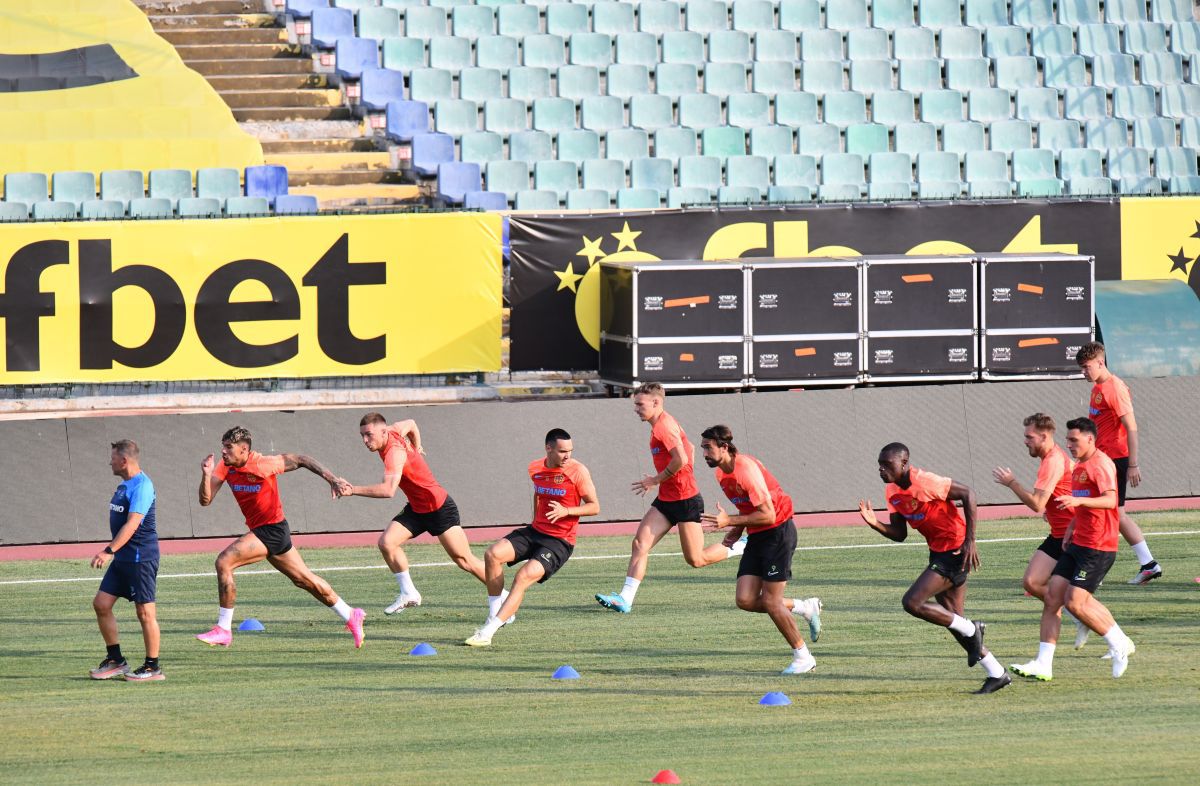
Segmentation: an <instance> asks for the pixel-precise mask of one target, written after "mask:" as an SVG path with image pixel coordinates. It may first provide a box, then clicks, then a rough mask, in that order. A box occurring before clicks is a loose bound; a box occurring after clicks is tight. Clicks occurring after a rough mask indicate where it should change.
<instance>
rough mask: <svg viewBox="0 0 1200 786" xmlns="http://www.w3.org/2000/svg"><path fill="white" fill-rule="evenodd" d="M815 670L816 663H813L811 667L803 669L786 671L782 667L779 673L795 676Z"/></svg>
mask: <svg viewBox="0 0 1200 786" xmlns="http://www.w3.org/2000/svg"><path fill="white" fill-rule="evenodd" d="M816 670H817V666H816V664H813V667H812V668H811V669H806V670H804V671H788V670H787V669H784V670H783V671H781V672H779V673H780V674H783V675H786V676H788V677H795V676H798V675H800V674H812V673H813V672H814V671H816Z"/></svg>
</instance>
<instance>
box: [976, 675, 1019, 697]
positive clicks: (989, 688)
mask: <svg viewBox="0 0 1200 786" xmlns="http://www.w3.org/2000/svg"><path fill="white" fill-rule="evenodd" d="M1011 684H1012V677H1010V676H1008V675H1007V674H1001V675H1000V676H999V677H988V678H987V679H986V680H984V681H983V687H981V688H980V689H979V690H977V691H975V695H976V696H979V695H981V694H984V693H995V692H996V691H998V690H1000V689H1001V688H1003V687H1004V686H1005V685H1011Z"/></svg>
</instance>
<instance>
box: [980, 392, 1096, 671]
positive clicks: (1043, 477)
mask: <svg viewBox="0 0 1200 786" xmlns="http://www.w3.org/2000/svg"><path fill="white" fill-rule="evenodd" d="M1024 425H1025V448H1026V450H1028V451H1029V455H1030V456H1032V457H1033V458H1036V459H1041V463H1040V464H1039V465H1038V474H1037V480H1035V481H1034V488H1033V491H1029V490H1028V489H1026V488H1025V487H1024V486H1022V485H1021V483H1020V482H1019V481H1018V480H1017V479H1016V477H1015V476H1014V475H1013V472H1012V470H1011V469H1009V468H1008V467H996V468H995V469H993V470H992V477H993V478H995V480H996V482H997V483H999V484H1000V485H1001V486H1006V487H1007V488H1008V489H1009V490H1010V491H1012V492H1013V493H1014V494H1016V495H1017V498H1018V499H1020V500H1021V501H1022V502H1024V503H1025V504H1026V505H1027V506H1028V507H1029V508H1030V509H1031V510H1033V512H1035V513H1041V514H1042V515H1043V517H1044V518H1045V519H1046V523H1048V524H1049V525H1050V534H1049V535H1047V536H1046V539H1045V540H1043V541H1042V542H1041V544H1040V545H1039V546H1038V547H1037V550H1035V551H1034V552H1033V555H1032V556H1030V558H1029V565H1028V566H1026V568H1025V578H1024V579H1023V582H1022V583H1023V584H1024V586H1025V591H1026V592H1028V593H1029V594H1030V595H1032V596H1034V597H1035V598H1038V599H1040V600H1042V601H1045V599H1046V588H1047V586H1048V585H1049V584H1050V573H1051V572H1052V571H1053V570H1054V566H1055V565H1056V564H1058V560H1059V558H1060V557H1062V536H1063V533H1064V532H1066V531H1067V525H1068V524H1070V523H1071V519H1072V518H1074V517H1075V514H1074V512H1073V511H1071V510H1069V509H1067V508H1064V507H1063V506H1062V505H1061V504H1059V503H1058V501H1057V499H1056V498H1057V497H1061V496H1063V495H1065V494H1070V493H1071V458H1070V456H1068V455H1067V453H1066V451H1065V450H1063V449H1062V448H1061V447H1059V446H1058V445H1057V444H1056V443H1055V441H1054V432H1055V428H1056V427H1055V424H1054V418H1052V417H1050V416H1049V415H1046V414H1044V413H1042V412H1037V413H1034V414H1033V415H1030V416H1029V417H1027V418H1025V420H1024ZM1068 615H1069V612H1068ZM1053 624H1054V630H1053V631H1051V633H1053V634H1054V635H1053V636H1052V637H1047V635H1043V636H1042V637H1041V640H1040V641H1041V643H1040V644H1039V645H1038V656H1037V658H1035V659H1034V660H1032V661H1030V662H1029V663H1025V664H1021V665H1014V666H1010V667H1009V668H1010V669H1011V670H1012V671H1013V672H1014V673H1015V674H1020V675H1021V676H1022V677H1031V678H1033V679H1040V680H1049V679H1050V678H1051V674H1050V672H1049V671H1048V670H1045V668H1044V667H1045V664H1047V663H1048V662H1049V660H1047V659H1053V657H1054V647H1055V645H1054V643H1053V642H1054V641H1056V640H1057V638H1058V628H1059V621H1058V618H1057V617H1056V618H1055V622H1054V623H1053ZM1075 626H1076V633H1075V649H1079V648H1080V647H1082V646H1083V645H1084V643H1085V642H1086V641H1087V634H1088V629H1087V626H1086V625H1083V624H1082V623H1080V622H1079V620H1075Z"/></svg>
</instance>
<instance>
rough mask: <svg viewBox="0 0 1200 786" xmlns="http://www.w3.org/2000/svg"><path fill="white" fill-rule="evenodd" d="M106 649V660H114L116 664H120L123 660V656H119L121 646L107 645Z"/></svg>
mask: <svg viewBox="0 0 1200 786" xmlns="http://www.w3.org/2000/svg"><path fill="white" fill-rule="evenodd" d="M107 647H108V659H109V660H115V661H116V662H117V663H120V662H121V661H123V660H125V656H123V655H122V654H121V645H120V644H109V645H107Z"/></svg>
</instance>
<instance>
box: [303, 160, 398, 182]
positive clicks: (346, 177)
mask: <svg viewBox="0 0 1200 786" xmlns="http://www.w3.org/2000/svg"><path fill="white" fill-rule="evenodd" d="M356 155H362V154H361V153H360V154H356ZM372 183H381V184H393V185H401V184H403V183H404V175H403V173H401V172H398V171H396V170H394V169H363V170H349V171H345V170H340V169H335V170H328V171H308V170H306V171H299V170H298V171H295V172H293V171H292V170H290V169H289V170H288V185H289V186H292V185H296V186H357V185H366V184H372Z"/></svg>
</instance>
